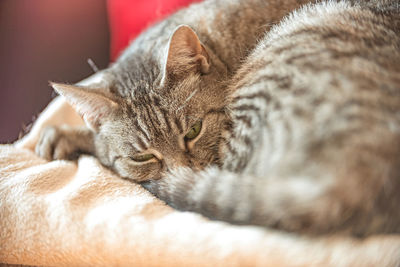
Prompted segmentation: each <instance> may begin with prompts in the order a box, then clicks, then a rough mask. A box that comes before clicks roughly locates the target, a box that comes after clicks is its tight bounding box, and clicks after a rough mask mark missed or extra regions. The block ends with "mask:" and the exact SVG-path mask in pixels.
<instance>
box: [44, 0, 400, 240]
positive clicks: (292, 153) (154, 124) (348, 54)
mask: <svg viewBox="0 0 400 267" xmlns="http://www.w3.org/2000/svg"><path fill="white" fill-rule="evenodd" d="M207 3H212V2H207ZM252 4H254V3H252ZM192 8H198V6H192ZM294 9H296V8H293V9H292V10H294ZM189 10H190V8H189ZM288 11H290V10H286V11H285V12H282V13H281V14H283V15H284V14H286V13H287V12H288ZM183 12H185V11H183ZM178 14H180V13H178ZM283 15H282V16H283ZM178 17H179V15H178ZM263 23H264V24H265V22H263ZM263 23H262V24H263ZM167 24H168V23H167ZM160 25H163V23H161V24H159V25H158V26H156V27H155V28H152V29H150V30H149V31H148V32H145V33H144V34H143V35H142V36H141V37H139V39H138V40H137V41H135V42H134V43H133V44H132V45H131V47H130V48H128V50H127V51H125V53H124V54H123V55H122V56H121V58H120V61H119V62H117V63H116V64H115V65H114V66H112V67H111V68H110V69H109V70H108V72H107V75H109V79H108V81H106V82H105V83H104V84H101V85H99V87H102V88H104V87H106V88H109V90H93V89H92V90H88V89H85V88H79V87H76V86H71V85H61V84H54V88H55V89H56V91H58V92H59V93H60V94H61V95H64V96H65V97H66V99H67V100H68V101H69V102H70V103H71V104H73V105H74V106H75V107H76V108H77V110H78V111H79V112H80V113H81V114H82V116H83V117H84V119H85V121H86V123H87V124H88V125H89V127H90V128H91V130H90V132H89V130H87V129H86V130H81V132H80V133H79V134H77V132H78V131H77V130H76V129H69V128H61V129H57V128H54V127H53V128H49V129H47V130H45V131H44V133H43V135H42V137H41V140H40V142H39V143H38V146H37V151H38V153H39V155H42V156H46V157H48V158H52V157H55V158H63V157H65V156H69V155H71V154H73V153H72V152H76V151H75V150H76V147H78V148H80V149H82V148H83V149H82V150H84V151H85V152H89V153H93V154H95V155H96V156H97V157H98V158H99V160H100V161H101V162H102V163H103V164H104V165H106V166H109V167H111V168H113V169H114V170H115V171H116V172H117V173H118V174H120V175H121V176H122V177H126V178H130V179H135V180H136V181H139V182H143V185H144V186H145V187H146V188H147V189H148V190H149V191H150V192H152V193H153V194H155V195H156V196H158V197H159V198H161V199H163V200H164V201H166V202H167V203H169V204H170V205H172V206H173V207H176V208H178V209H181V210H190V211H196V212H199V213H202V214H204V215H206V216H208V217H210V218H214V219H218V220H224V221H228V222H232V223H238V224H255V225H261V226H267V227H275V228H278V229H282V230H285V231H293V232H299V233H306V234H326V233H331V232H336V233H344V234H352V235H357V236H366V235H370V234H374V233H399V231H400V214H399V211H398V206H399V204H400V194H398V192H400V115H399V114H400V96H399V93H400V78H399V73H400V64H399V62H400V49H399V48H400V37H399V36H400V15H399V10H398V7H397V4H396V2H395V1H360V2H358V1H329V2H322V3H318V4H313V5H306V6H305V7H303V8H301V9H299V10H296V11H294V12H292V13H291V14H290V15H289V16H288V17H286V18H284V19H283V20H282V21H281V22H280V23H279V24H278V25H276V26H273V27H272V28H271V29H270V30H269V29H266V28H264V29H262V30H261V31H260V32H257V33H256V34H254V35H252V36H255V37H254V39H253V40H252V41H251V42H249V43H247V44H246V45H244V46H243V47H245V48H246V51H248V52H240V49H239V50H236V51H231V53H235V52H238V53H239V56H238V55H236V58H235V59H234V60H233V61H232V62H229V63H226V62H228V61H226V59H227V58H229V59H232V58H233V57H232V56H230V55H229V54H227V55H228V56H227V57H224V56H222V55H223V54H224V52H221V51H219V52H217V53H214V52H211V51H218V49H215V48H214V49H211V48H210V47H211V46H209V42H210V41H209V40H208V39H207V38H206V37H204V36H203V35H202V34H198V35H197V34H196V33H195V31H197V30H198V29H197V28H196V27H193V26H192V25H190V26H192V27H193V28H194V29H195V31H194V30H192V29H191V28H189V27H188V26H180V27H178V28H177V29H176V30H175V32H174V33H173V35H172V37H171V38H170V39H169V43H168V46H167V47H168V54H167V56H165V57H164V58H166V60H164V61H162V60H160V59H162V58H163V55H162V53H161V50H159V51H160V53H161V55H159V54H157V53H155V54H154V57H152V58H151V60H150V61H149V58H148V57H146V51H148V50H144V51H143V50H142V49H141V48H142V47H144V45H143V44H144V43H146V42H147V41H149V40H150V43H151V42H153V43H154V47H156V48H159V47H162V46H163V44H164V45H165V43H166V41H165V40H164V41H162V40H159V39H158V38H155V36H159V35H160V34H159V29H161V28H162V27H161V26H160ZM174 26H176V25H174ZM157 27H160V28H157ZM165 27H166V26H165ZM256 28H257V27H256ZM157 29H158V30H157ZM264 33H265V36H263V34H264ZM203 38H205V39H204V41H203ZM161 39H162V38H161ZM234 39H235V38H233V39H232V44H233V45H234V46H236V47H240V45H241V42H240V41H239V42H238V44H235V40H234ZM239 39H240V38H239ZM182 40H185V42H183V43H184V45H183V46H182V42H181V41H182ZM257 40H259V42H258V43H257V42H256V41H257ZM202 42H203V44H202ZM188 44H189V47H188V46H187V45H188ZM256 44H257V45H256ZM188 48H190V49H189V50H187V49H188ZM150 50H152V48H150ZM153 51H156V49H155V50H153ZM240 53H242V54H240ZM133 55H135V56H133ZM157 59H158V60H159V61H161V62H162V63H164V64H161V66H163V67H158V68H157V67H156V68H154V66H160V63H159V61H157ZM152 60H154V61H152ZM149 66H150V67H149ZM227 66H230V67H231V69H229V67H227ZM232 66H233V67H232ZM138 70H140V72H137V71H138ZM232 75H233V76H232ZM149 79H150V81H152V83H149ZM110 81H112V82H110ZM154 84H156V85H157V86H154ZM160 85H162V86H160ZM132 88H134V90H132ZM83 132H85V134H87V133H89V134H88V135H89V136H91V138H85V139H83V138H82V139H81V141H80V142H81V143H84V145H82V144H78V145H76V144H77V143H78V142H76V141H74V142H75V143H74V144H72V145H71V144H70V143H71V142H72V141H71V139H69V138H70V136H74V137H76V136H83V134H82V133H83ZM76 139H79V138H76ZM83 140H91V141H83ZM65 144H67V145H65ZM89 144H90V145H89ZM54 146H55V148H54V151H53V147H54ZM59 147H61V148H62V149H59ZM65 147H69V148H70V147H73V148H75V149H69V148H68V149H67V148H65ZM88 147H89V148H88ZM57 149H59V150H60V151H61V152H58V151H57ZM73 150H74V151H73ZM65 151H67V152H65ZM136 153H137V154H136ZM210 164H211V165H213V166H210ZM149 179H150V180H149Z"/></svg>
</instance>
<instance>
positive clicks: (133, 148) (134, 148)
mask: <svg viewBox="0 0 400 267" xmlns="http://www.w3.org/2000/svg"><path fill="white" fill-rule="evenodd" d="M124 146H125V147H128V148H129V149H130V152H131V153H140V152H142V149H138V148H136V147H135V146H134V145H133V144H132V143H130V142H125V143H124ZM143 150H145V149H144V148H143Z"/></svg>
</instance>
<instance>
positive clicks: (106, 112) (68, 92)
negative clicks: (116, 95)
mask: <svg viewBox="0 0 400 267" xmlns="http://www.w3.org/2000/svg"><path fill="white" fill-rule="evenodd" d="M50 84H51V86H52V87H53V88H54V90H55V91H56V92H57V93H59V94H60V95H62V96H63V97H64V98H65V99H66V100H67V102H68V103H69V104H70V105H71V106H72V107H73V108H74V109H75V110H76V111H77V112H78V113H79V115H81V117H82V118H83V120H84V121H85V123H86V125H87V126H88V127H89V128H91V129H92V130H93V131H95V132H97V131H98V129H99V127H100V125H101V123H102V122H104V121H105V120H107V119H110V118H109V117H110V116H111V115H112V114H113V113H114V112H115V111H116V110H117V108H118V104H117V103H116V102H115V101H113V100H112V99H110V98H109V97H107V96H106V95H105V94H103V93H101V92H99V91H96V90H94V89H88V88H85V87H81V86H76V85H69V84H60V83H50Z"/></svg>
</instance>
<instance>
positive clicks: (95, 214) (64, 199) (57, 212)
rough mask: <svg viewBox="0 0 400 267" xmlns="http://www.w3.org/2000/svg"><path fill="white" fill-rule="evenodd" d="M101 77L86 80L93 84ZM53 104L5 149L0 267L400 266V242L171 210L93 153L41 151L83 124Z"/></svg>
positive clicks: (58, 102)
mask: <svg viewBox="0 0 400 267" xmlns="http://www.w3.org/2000/svg"><path fill="white" fill-rule="evenodd" d="M100 76H101V73H98V74H97V75H95V76H94V77H91V78H90V79H88V80H86V81H85V82H84V83H90V82H93V81H95V80H96V79H98V78H100ZM81 123H82V121H81V119H80V118H79V116H78V115H77V114H76V113H75V112H74V111H73V109H72V108H71V107H70V106H69V105H68V104H66V103H65V102H64V100H63V99H61V98H59V97H58V98H56V99H54V100H53V101H52V102H51V103H50V105H49V106H48V107H47V109H46V110H45V111H44V112H43V113H42V114H41V115H40V117H39V118H38V120H37V121H36V122H35V125H34V127H33V128H32V130H31V132H30V133H29V134H28V135H27V136H25V137H24V138H23V139H21V140H20V141H18V142H16V143H15V144H12V145H1V146H0V262H3V263H9V264H26V265H45V266H46V265H47V266H274V267H276V266H399V265H400V236H399V235H392V236H390V235H388V236H374V237H370V238H367V239H352V238H346V237H323V238H311V237H309V238H307V237H300V236H296V235H293V234H288V233H283V232H278V231H274V230H271V229H263V228H259V227H251V226H233V225H229V224H227V223H223V222H218V221H210V220H208V219H206V218H204V217H202V216H200V215H198V214H194V213H190V212H180V211H176V210H173V209H172V208H170V207H168V206H166V205H165V204H164V203H163V202H161V201H160V200H158V199H156V198H155V197H153V196H152V195H151V194H150V193H148V192H147V191H146V190H145V189H143V188H142V187H141V186H140V185H138V184H135V183H132V182H130V181H127V180H123V179H121V178H119V177H118V176H117V175H115V174H113V173H112V172H111V171H109V170H107V169H106V168H104V167H102V166H101V165H100V164H99V162H98V161H97V160H96V159H95V158H93V157H91V156H81V157H80V158H79V160H78V161H76V162H71V161H64V160H58V161H51V162H48V161H46V160H44V159H41V158H39V157H38V156H36V155H35V154H34V152H33V149H34V146H35V143H36V141H37V139H38V134H39V132H40V130H41V129H42V128H43V127H45V126H46V125H49V124H70V125H77V124H81Z"/></svg>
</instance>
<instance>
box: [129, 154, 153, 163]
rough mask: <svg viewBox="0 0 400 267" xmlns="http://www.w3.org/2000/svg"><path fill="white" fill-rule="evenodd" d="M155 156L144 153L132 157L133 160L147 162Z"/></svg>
mask: <svg viewBox="0 0 400 267" xmlns="http://www.w3.org/2000/svg"><path fill="white" fill-rule="evenodd" d="M154 158H155V156H154V155H153V154H143V155H136V156H133V157H131V159H132V160H134V161H137V162H145V161H148V160H151V159H154Z"/></svg>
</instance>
